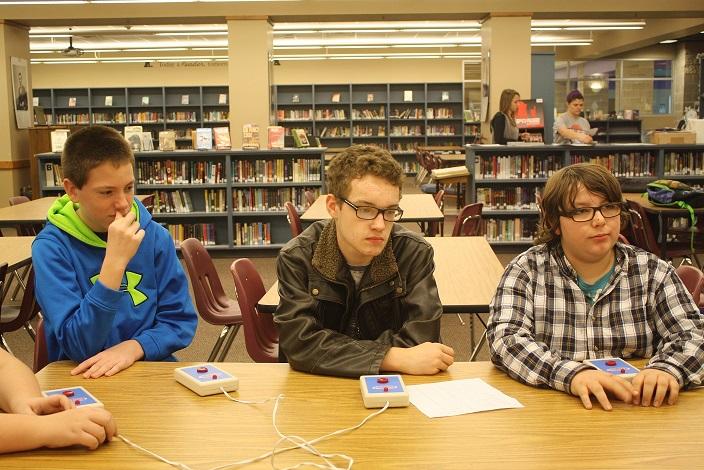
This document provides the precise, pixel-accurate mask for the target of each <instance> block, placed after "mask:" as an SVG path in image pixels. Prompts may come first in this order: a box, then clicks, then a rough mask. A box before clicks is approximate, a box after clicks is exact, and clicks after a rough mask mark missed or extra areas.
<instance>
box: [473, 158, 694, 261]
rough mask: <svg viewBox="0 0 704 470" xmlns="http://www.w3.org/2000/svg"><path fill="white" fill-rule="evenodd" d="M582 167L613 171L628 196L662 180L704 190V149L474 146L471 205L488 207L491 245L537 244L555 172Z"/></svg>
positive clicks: (486, 228)
mask: <svg viewBox="0 0 704 470" xmlns="http://www.w3.org/2000/svg"><path fill="white" fill-rule="evenodd" d="M579 162H592V163H598V164H601V165H605V166H607V167H608V168H609V169H611V171H612V172H613V173H614V175H615V176H616V177H617V178H618V179H619V181H620V182H621V184H622V187H623V188H624V190H626V191H627V192H633V191H634V190H633V189H629V188H645V185H646V184H647V183H648V182H650V181H654V180H656V179H659V178H669V179H677V180H680V181H684V182H686V183H687V184H689V185H692V186H695V187H704V145H650V144H630V145H629V144H619V145H605V144H597V145H594V146H572V145H520V146H493V145H468V146H467V147H466V162H465V163H466V165H467V167H468V168H469V172H470V178H469V184H468V188H467V191H468V195H467V200H468V201H470V202H483V203H484V209H483V211H482V219H483V220H482V223H483V230H484V232H483V233H484V234H485V236H486V237H487V239H488V241H489V243H490V244H491V245H492V246H494V247H497V248H500V247H516V246H527V245H529V244H532V242H533V236H534V233H535V228H536V224H537V221H538V218H539V212H538V207H537V203H536V196H537V195H538V194H540V193H541V192H542V189H543V187H544V185H545V182H546V181H547V178H548V177H549V176H550V175H552V173H554V172H555V171H557V170H558V169H560V168H562V167H564V166H566V165H569V164H572V163H579ZM637 191H642V189H639V190H637ZM637 191H636V192H637Z"/></svg>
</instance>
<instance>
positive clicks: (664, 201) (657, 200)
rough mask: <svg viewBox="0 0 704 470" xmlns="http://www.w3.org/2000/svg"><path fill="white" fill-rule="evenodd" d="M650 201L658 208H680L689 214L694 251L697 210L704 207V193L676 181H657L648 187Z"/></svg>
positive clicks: (691, 242)
mask: <svg viewBox="0 0 704 470" xmlns="http://www.w3.org/2000/svg"><path fill="white" fill-rule="evenodd" d="M647 194H648V201H650V203H651V204H653V205H656V206H663V207H672V208H676V207H679V208H681V209H686V210H687V212H689V220H690V222H691V225H690V231H691V233H692V236H691V241H690V244H691V249H692V251H694V228H695V226H696V225H697V216H696V215H695V214H694V209H695V208H701V207H704V191H702V190H701V189H694V188H692V187H691V186H689V185H687V184H684V183H682V182H681V181H675V180H657V181H653V182H651V183H648V185H647Z"/></svg>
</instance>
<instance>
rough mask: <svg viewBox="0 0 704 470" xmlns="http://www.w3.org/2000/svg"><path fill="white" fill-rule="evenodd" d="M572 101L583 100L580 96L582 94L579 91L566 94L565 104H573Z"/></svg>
mask: <svg viewBox="0 0 704 470" xmlns="http://www.w3.org/2000/svg"><path fill="white" fill-rule="evenodd" d="M574 100H584V96H583V95H582V92H581V91H579V90H572V91H570V92H569V93H567V98H566V101H567V104H569V103H571V102H573V101H574Z"/></svg>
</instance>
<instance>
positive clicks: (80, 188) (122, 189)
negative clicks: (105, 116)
mask: <svg viewBox="0 0 704 470" xmlns="http://www.w3.org/2000/svg"><path fill="white" fill-rule="evenodd" d="M133 166H134V155H133V154H132V151H131V150H130V147H129V145H128V143H127V141H125V139H124V138H123V137H122V135H120V134H119V133H118V132H117V131H116V130H114V129H112V128H109V127H105V126H90V127H85V128H83V129H80V130H78V131H76V132H74V133H73V134H71V135H70V136H69V138H68V140H67V141H66V144H65V146H64V151H63V155H62V156H61V167H62V170H63V174H64V181H63V184H64V189H65V191H66V195H64V196H62V197H60V198H59V199H58V200H57V201H56V202H55V203H54V204H53V205H52V207H51V208H50V209H49V213H48V223H47V225H46V227H44V229H43V230H42V231H41V232H40V233H39V235H37V238H36V240H35V241H34V244H33V245H32V261H33V264H34V269H35V273H36V295H37V300H38V301H39V305H40V306H41V311H42V312H43V314H44V320H45V334H46V342H47V349H48V355H49V361H57V360H61V359H71V360H73V361H76V362H79V363H80V364H79V365H78V366H77V367H76V368H74V369H73V370H72V371H71V374H72V375H77V374H81V373H82V374H83V376H84V377H86V378H97V377H101V376H103V375H105V376H111V375H114V374H116V373H118V372H119V371H121V370H123V369H126V368H128V367H130V366H131V365H132V364H133V363H134V362H135V361H138V360H140V359H144V360H147V361H159V360H175V359H174V357H173V356H172V353H174V352H175V351H178V350H179V349H182V348H184V347H186V346H188V345H189V344H190V342H191V340H192V339H193V335H194V334H195V329H196V325H197V322H198V320H197V317H196V313H195V310H194V308H193V304H192V302H191V297H190V294H189V292H188V281H187V280H186V276H185V274H184V272H183V269H182V268H181V264H180V263H179V261H178V259H177V257H176V250H175V248H174V243H173V240H172V239H171V237H170V235H169V233H168V231H167V230H166V229H164V228H163V227H162V226H161V225H159V224H158V223H156V222H154V221H153V220H152V217H151V214H149V212H147V210H146V209H145V208H144V206H143V205H142V204H141V203H140V202H139V201H138V200H137V199H136V198H135V197H134V171H133Z"/></svg>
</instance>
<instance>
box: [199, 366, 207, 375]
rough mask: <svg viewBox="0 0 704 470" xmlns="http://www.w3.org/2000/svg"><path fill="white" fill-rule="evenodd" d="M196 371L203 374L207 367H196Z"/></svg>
mask: <svg viewBox="0 0 704 470" xmlns="http://www.w3.org/2000/svg"><path fill="white" fill-rule="evenodd" d="M196 372H198V373H199V374H205V373H206V372H208V368H207V367H199V368H197V369H196Z"/></svg>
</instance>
